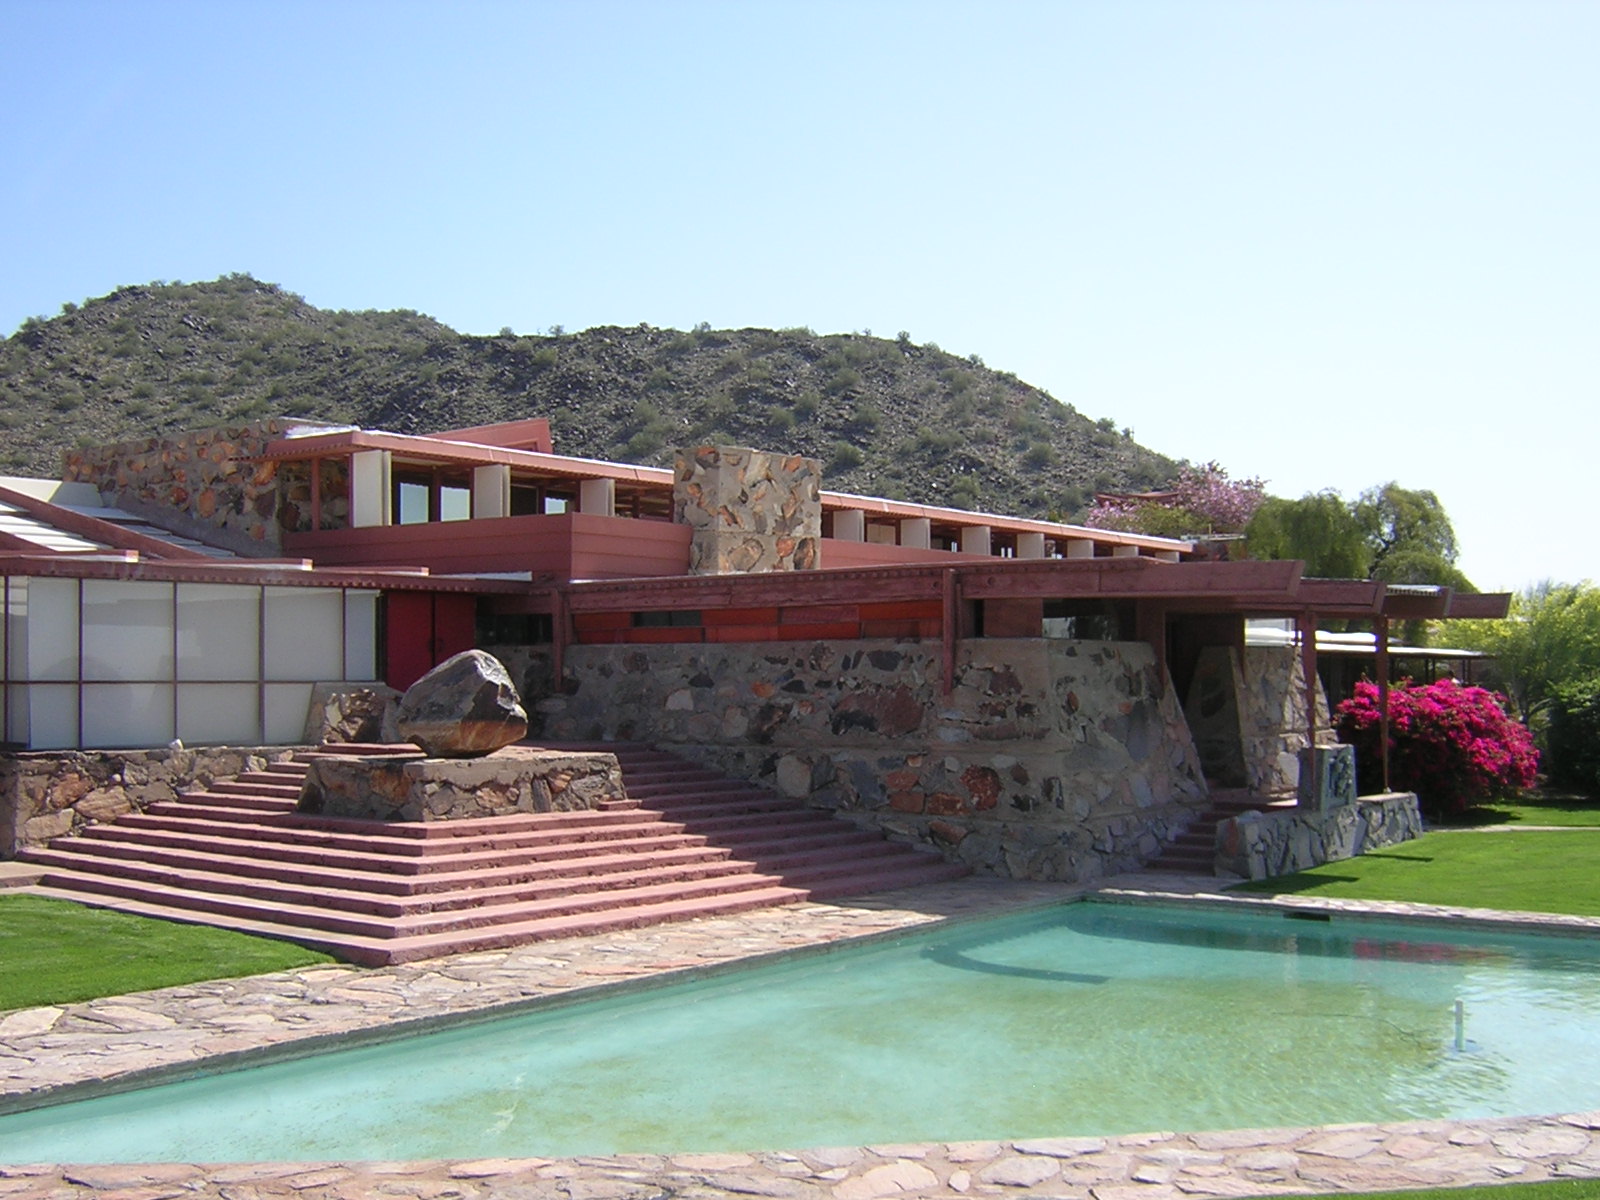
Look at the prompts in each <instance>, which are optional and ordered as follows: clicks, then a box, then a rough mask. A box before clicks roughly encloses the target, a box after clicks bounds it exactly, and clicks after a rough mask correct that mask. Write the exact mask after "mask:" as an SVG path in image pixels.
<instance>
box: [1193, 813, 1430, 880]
mask: <svg viewBox="0 0 1600 1200" xmlns="http://www.w3.org/2000/svg"><path fill="white" fill-rule="evenodd" d="M1421 833H1422V814H1421V812H1420V811H1419V809H1418V808H1417V798H1416V796H1415V795H1413V794H1412V793H1410V792H1396V793H1393V794H1390V795H1385V796H1363V797H1361V798H1360V799H1358V800H1356V801H1355V802H1354V803H1352V804H1341V805H1339V806H1338V807H1337V808H1335V809H1332V810H1331V811H1330V812H1329V813H1328V814H1327V816H1323V815H1322V814H1321V813H1320V812H1318V811H1317V810H1315V809H1287V810H1283V811H1279V812H1270V813H1259V812H1251V813H1243V814H1241V815H1240V816H1237V817H1232V818H1229V819H1228V820H1226V821H1223V822H1221V823H1220V824H1219V825H1218V826H1217V873H1218V874H1219V875H1223V874H1226V875H1241V876H1243V877H1244V878H1246V879H1271V878H1274V877H1276V876H1278V875H1290V874H1293V873H1294V872H1295V871H1304V870H1307V869H1308V868H1311V867H1320V866H1321V865H1322V864H1323V863H1329V862H1337V861H1339V860H1340V859H1343V858H1354V857H1355V856H1356V855H1358V854H1365V853H1366V852H1367V851H1368V850H1376V849H1378V848H1379V847H1381V846H1393V845H1396V844H1397V843H1399V842H1407V841H1410V840H1411V839H1412V838H1414V837H1417V836H1418V835H1419V834H1421Z"/></svg>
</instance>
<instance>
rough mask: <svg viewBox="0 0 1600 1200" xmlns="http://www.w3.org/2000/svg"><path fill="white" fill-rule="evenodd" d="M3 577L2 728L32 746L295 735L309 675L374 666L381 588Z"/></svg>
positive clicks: (362, 678) (354, 673)
mask: <svg viewBox="0 0 1600 1200" xmlns="http://www.w3.org/2000/svg"><path fill="white" fill-rule="evenodd" d="M0 582H3V583H4V593H3V594H4V609H5V611H4V618H3V620H0V668H3V676H0V686H3V689H4V690H3V691H0V700H3V711H0V733H3V736H4V738H5V740H7V741H11V742H16V743H18V744H21V745H25V746H31V747H33V748H35V749H41V750H43V749H52V750H53V749H63V748H68V747H77V746H83V747H126V746H157V745H165V744H166V743H167V742H170V741H171V740H172V739H173V738H174V737H177V738H181V739H182V740H183V741H185V742H188V743H191V744H196V745H200V744H218V743H232V744H235V745H256V744H262V743H274V742H276V743H293V742H298V741H300V740H301V738H302V736H303V735H304V728H305V719H306V709H307V705H308V701H309V700H310V696H311V686H312V684H313V683H317V682H337V681H339V680H341V679H343V680H349V681H352V682H370V681H372V680H375V679H377V678H378V665H379V646H378V598H379V593H377V592H374V591H355V590H350V591H345V590H342V589H339V588H306V587H295V588H288V587H259V586H256V585H253V584H209V583H207V584H200V583H180V584H173V583H164V582H154V583H152V582H146V581H131V580H106V579H85V580H81V581H80V580H76V579H41V578H10V579H6V580H3V581H0Z"/></svg>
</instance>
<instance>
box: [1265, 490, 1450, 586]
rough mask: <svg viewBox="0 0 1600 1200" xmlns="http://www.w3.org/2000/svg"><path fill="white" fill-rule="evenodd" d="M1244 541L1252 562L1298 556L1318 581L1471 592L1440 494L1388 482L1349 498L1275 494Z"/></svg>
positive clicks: (1331, 494)
mask: <svg viewBox="0 0 1600 1200" xmlns="http://www.w3.org/2000/svg"><path fill="white" fill-rule="evenodd" d="M1245 543H1246V545H1247V546H1248V547H1249V551H1250V556H1251V557H1252V558H1301V559H1304V560H1305V563H1306V574H1308V575H1314V576H1319V577H1322V578H1328V579H1382V580H1384V581H1386V582H1388V583H1431V584H1436V585H1440V586H1443V587H1453V588H1455V589H1457V590H1458V591H1465V592H1474V591H1477V588H1475V587H1473V586H1472V581H1471V580H1469V579H1468V578H1467V577H1466V576H1465V575H1463V574H1462V573H1461V571H1460V569H1459V568H1458V567H1457V566H1456V565H1455V564H1456V533H1455V528H1454V527H1453V526H1452V525H1451V524H1450V517H1449V514H1447V513H1446V512H1445V511H1444V505H1442V504H1440V503H1439V497H1437V496H1436V495H1434V494H1433V493H1432V492H1430V491H1412V490H1411V489H1409V488H1403V487H1401V486H1400V485H1399V484H1397V483H1393V482H1390V483H1385V484H1382V485H1380V486H1378V487H1372V488H1368V489H1367V490H1366V491H1364V492H1362V493H1361V495H1360V496H1359V497H1358V498H1357V499H1355V500H1353V501H1349V500H1346V499H1345V498H1344V497H1343V496H1341V495H1339V493H1338V492H1335V491H1331V490H1329V491H1322V492H1311V493H1308V494H1306V495H1304V496H1302V497H1300V499H1298V500H1280V499H1278V498H1276V497H1274V498H1272V499H1270V500H1268V501H1267V502H1266V503H1265V504H1263V505H1262V506H1261V507H1260V508H1259V509H1257V510H1256V514H1255V516H1254V517H1253V518H1251V521H1250V524H1249V525H1247V526H1246V527H1245Z"/></svg>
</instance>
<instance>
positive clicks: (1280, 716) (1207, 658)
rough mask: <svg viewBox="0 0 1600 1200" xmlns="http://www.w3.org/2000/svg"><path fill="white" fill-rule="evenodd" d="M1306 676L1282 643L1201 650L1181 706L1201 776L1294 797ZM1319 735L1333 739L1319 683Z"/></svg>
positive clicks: (1301, 744) (1301, 746)
mask: <svg viewBox="0 0 1600 1200" xmlns="http://www.w3.org/2000/svg"><path fill="white" fill-rule="evenodd" d="M1304 678H1305V675H1304V673H1303V671H1302V669H1301V666H1300V654H1299V651H1297V650H1295V649H1294V648H1292V647H1288V646H1246V647H1245V649H1244V654H1243V657H1242V658H1241V657H1240V655H1239V653H1238V652H1237V651H1236V650H1234V648H1233V647H1231V646H1208V647H1206V649H1205V650H1204V651H1202V652H1201V655H1200V660H1199V662H1198V664H1197V665H1196V668H1195V676H1194V682H1193V683H1192V684H1191V685H1190V688H1189V695H1188V698H1187V701H1186V703H1185V705H1184V708H1185V713H1186V715H1187V717H1188V719H1189V728H1190V730H1191V731H1192V732H1193V734H1194V740H1195V745H1196V747H1197V748H1198V749H1199V752H1200V760H1201V762H1202V763H1203V764H1204V765H1205V771H1206V778H1208V779H1211V780H1213V781H1214V782H1216V783H1218V784H1221V785H1223V786H1225V787H1247V788H1249V789H1250V790H1251V791H1254V792H1258V793H1261V794H1272V793H1280V792H1293V791H1294V790H1295V789H1296V787H1297V785H1298V784H1299V780H1300V752H1301V751H1302V750H1304V749H1305V748H1306V745H1307V742H1306V691H1305V685H1304V683H1303V682H1302V680H1304ZM1317 734H1318V740H1319V741H1321V742H1330V741H1332V740H1333V735H1332V732H1331V731H1330V728H1329V722H1328V698H1327V696H1326V695H1324V693H1323V691H1322V684H1321V682H1320V681H1319V682H1318V684H1317Z"/></svg>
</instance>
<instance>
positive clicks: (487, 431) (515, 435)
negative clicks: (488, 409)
mask: <svg viewBox="0 0 1600 1200" xmlns="http://www.w3.org/2000/svg"><path fill="white" fill-rule="evenodd" d="M424 436H426V437H432V438H439V439H441V440H443V441H447V442H471V443H473V444H474V445H478V446H503V447H505V448H506V449H507V450H534V451H537V452H538V453H540V454H552V453H554V452H555V443H554V442H553V441H552V440H551V438H550V422H549V421H547V420H545V419H544V418H543V417H529V418H528V419H527V420H523V421H497V422H495V423H494V424H492V425H469V426H468V427H467V428H465V429H445V430H442V431H441V432H439V433H430V434H425V435H424Z"/></svg>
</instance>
